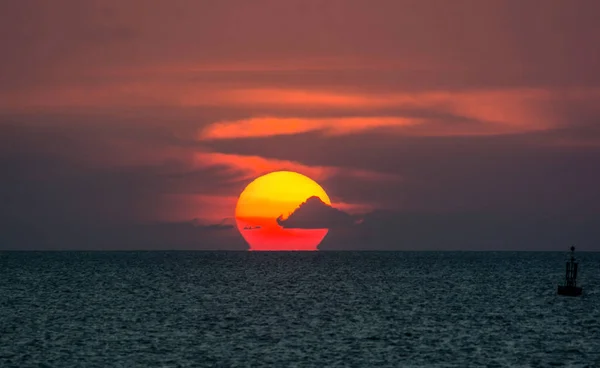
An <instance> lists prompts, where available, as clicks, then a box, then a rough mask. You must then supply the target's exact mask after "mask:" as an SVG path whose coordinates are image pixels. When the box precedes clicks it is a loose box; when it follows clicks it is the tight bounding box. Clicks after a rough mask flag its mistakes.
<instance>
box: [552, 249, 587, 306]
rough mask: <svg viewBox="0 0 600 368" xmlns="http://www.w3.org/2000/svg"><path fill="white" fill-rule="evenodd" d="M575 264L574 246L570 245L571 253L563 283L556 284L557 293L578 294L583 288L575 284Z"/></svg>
mask: <svg viewBox="0 0 600 368" xmlns="http://www.w3.org/2000/svg"><path fill="white" fill-rule="evenodd" d="M577 265H578V264H577V260H575V247H571V254H570V257H569V259H568V260H567V265H566V270H565V271H566V273H565V283H564V285H558V295H566V296H579V295H581V293H582V292H583V288H581V287H578V286H577Z"/></svg>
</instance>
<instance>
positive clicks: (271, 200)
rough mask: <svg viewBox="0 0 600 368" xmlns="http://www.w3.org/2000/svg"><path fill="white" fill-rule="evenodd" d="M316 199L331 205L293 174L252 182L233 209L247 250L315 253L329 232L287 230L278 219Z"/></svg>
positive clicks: (316, 187)
mask: <svg viewBox="0 0 600 368" xmlns="http://www.w3.org/2000/svg"><path fill="white" fill-rule="evenodd" d="M313 196H317V197H319V198H320V199H321V200H322V201H323V202H324V203H325V204H328V205H331V201H330V200H329V196H327V193H325V191H324V190H323V188H321V186H320V185H319V184H317V183H316V182H315V181H314V180H312V179H310V178H308V177H306V176H304V175H302V174H298V173H296V172H292V171H276V172H272V173H269V174H266V175H263V176H261V177H259V178H257V179H255V180H254V181H252V182H251V183H250V184H248V186H247V187H246V189H244V191H243V192H242V194H241V195H240V197H239V199H238V202H237V205H236V207H235V219H236V223H237V227H238V230H239V231H240V233H241V234H242V236H243V237H244V239H245V240H246V241H247V242H248V244H249V245H250V250H270V251H282V250H285V251H288V250H295V251H298V250H313V251H314V250H317V247H318V245H319V244H320V243H321V241H322V240H323V238H325V235H327V232H328V231H329V230H328V229H287V228H283V227H281V226H280V225H279V224H278V223H277V218H278V217H280V216H281V217H282V218H284V219H285V218H287V217H288V216H289V215H290V214H291V213H292V212H293V211H294V210H295V209H296V208H298V206H299V205H300V204H302V203H303V202H305V201H306V200H307V199H308V198H310V197H313Z"/></svg>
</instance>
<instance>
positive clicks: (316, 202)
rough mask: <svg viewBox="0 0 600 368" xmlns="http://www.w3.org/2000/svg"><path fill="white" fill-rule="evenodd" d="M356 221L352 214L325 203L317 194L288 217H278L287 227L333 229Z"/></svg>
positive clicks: (284, 226) (278, 221) (282, 224)
mask: <svg viewBox="0 0 600 368" xmlns="http://www.w3.org/2000/svg"><path fill="white" fill-rule="evenodd" d="M355 221H356V219H354V218H353V217H352V216H351V215H349V214H347V213H345V212H344V211H341V210H339V209H337V208H335V207H332V206H330V205H328V204H326V203H324V202H323V201H322V200H321V198H319V197H317V196H313V197H310V198H308V199H307V200H306V201H305V202H303V203H301V204H300V206H298V208H296V209H295V210H294V211H293V212H292V214H291V215H290V216H289V217H288V218H286V219H282V218H281V217H280V218H278V219H277V223H279V225H280V226H282V227H283V228H285V229H332V228H338V227H347V226H352V225H354V223H355Z"/></svg>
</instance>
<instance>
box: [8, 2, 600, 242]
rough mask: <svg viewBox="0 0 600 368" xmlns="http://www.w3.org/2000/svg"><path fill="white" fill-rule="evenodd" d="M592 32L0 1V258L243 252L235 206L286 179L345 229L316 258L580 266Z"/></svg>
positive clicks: (499, 11)
mask: <svg viewBox="0 0 600 368" xmlns="http://www.w3.org/2000/svg"><path fill="white" fill-rule="evenodd" d="M599 18H600V3H598V2H597V1H596V0H561V1H558V0H546V1H543V2H541V1H538V0H486V1H479V0H455V1H444V0H378V1H371V0H322V1H316V0H286V1H279V0H255V1H246V0H220V1H197V0H172V1H158V0H147V1H143V2H142V1H128V0H118V1H117V0H102V1H100V0H88V1H79V0H55V1H52V2H49V1H43V0H30V1H17V0H14V1H12V0H11V1H2V2H1V3H0V53H1V55H2V57H1V58H0V137H1V142H2V144H1V145H0V176H1V177H2V180H0V203H1V206H0V249H247V245H246V244H245V242H244V241H243V239H242V238H241V236H240V235H239V233H238V232H237V230H236V229H235V227H234V226H233V223H232V221H233V220H232V217H233V213H234V208H235V204H236V200H237V198H238V196H239V194H240V193H241V192H242V191H243V189H244V188H245V186H246V185H247V184H248V183H250V182H251V181H252V180H253V179H254V178H256V177H257V176H260V175H261V174H264V173H267V172H270V171H275V170H293V171H297V172H299V173H302V174H305V175H307V176H309V177H311V178H312V179H314V180H316V181H317V182H318V183H319V184H321V185H322V187H323V188H324V189H325V190H326V192H327V193H328V195H329V197H330V198H331V201H332V204H333V206H334V207H336V208H337V209H339V210H341V211H344V212H346V213H348V214H350V215H352V216H356V217H357V218H358V217H360V221H354V222H351V223H352V225H351V226H347V227H345V228H340V229H339V230H337V231H334V229H332V230H331V231H330V232H329V234H328V235H327V237H326V239H325V240H324V242H323V243H322V245H321V249H330V250H331V249H411V250H421V249H423V250H432V249H439V250H515V249H518V250H563V249H565V250H566V249H567V248H568V247H569V246H570V245H572V244H574V245H576V246H578V247H580V248H581V249H582V250H596V251H600V230H598V229H600V220H599V219H600V216H599V214H600V194H599V193H600V191H599V189H598V188H600V125H599V119H600V72H599V70H600V69H599V66H600V65H599V64H600V48H599V47H598V46H597V45H598V44H600V23H599V22H598V21H597V20H598V19H599ZM357 223H358V225H357ZM359 225H360V226H359Z"/></svg>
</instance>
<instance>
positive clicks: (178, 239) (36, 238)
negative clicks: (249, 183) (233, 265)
mask: <svg viewBox="0 0 600 368" xmlns="http://www.w3.org/2000/svg"><path fill="white" fill-rule="evenodd" d="M0 228H1V229H2V231H1V232H0V249H1V250H247V249H248V245H247V244H246V242H245V241H244V240H243V238H242V237H241V235H240V234H239V232H238V231H237V230H235V229H233V228H232V226H231V225H223V224H207V225H201V226H198V225H197V224H194V223H193V222H171V223H148V224H135V223H127V224H122V225H82V224H62V225H50V224H46V223H37V224H32V223H24V222H18V221H14V220H13V221H10V222H9V221H6V220H5V221H4V222H3V223H2V224H1V226H0Z"/></svg>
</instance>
